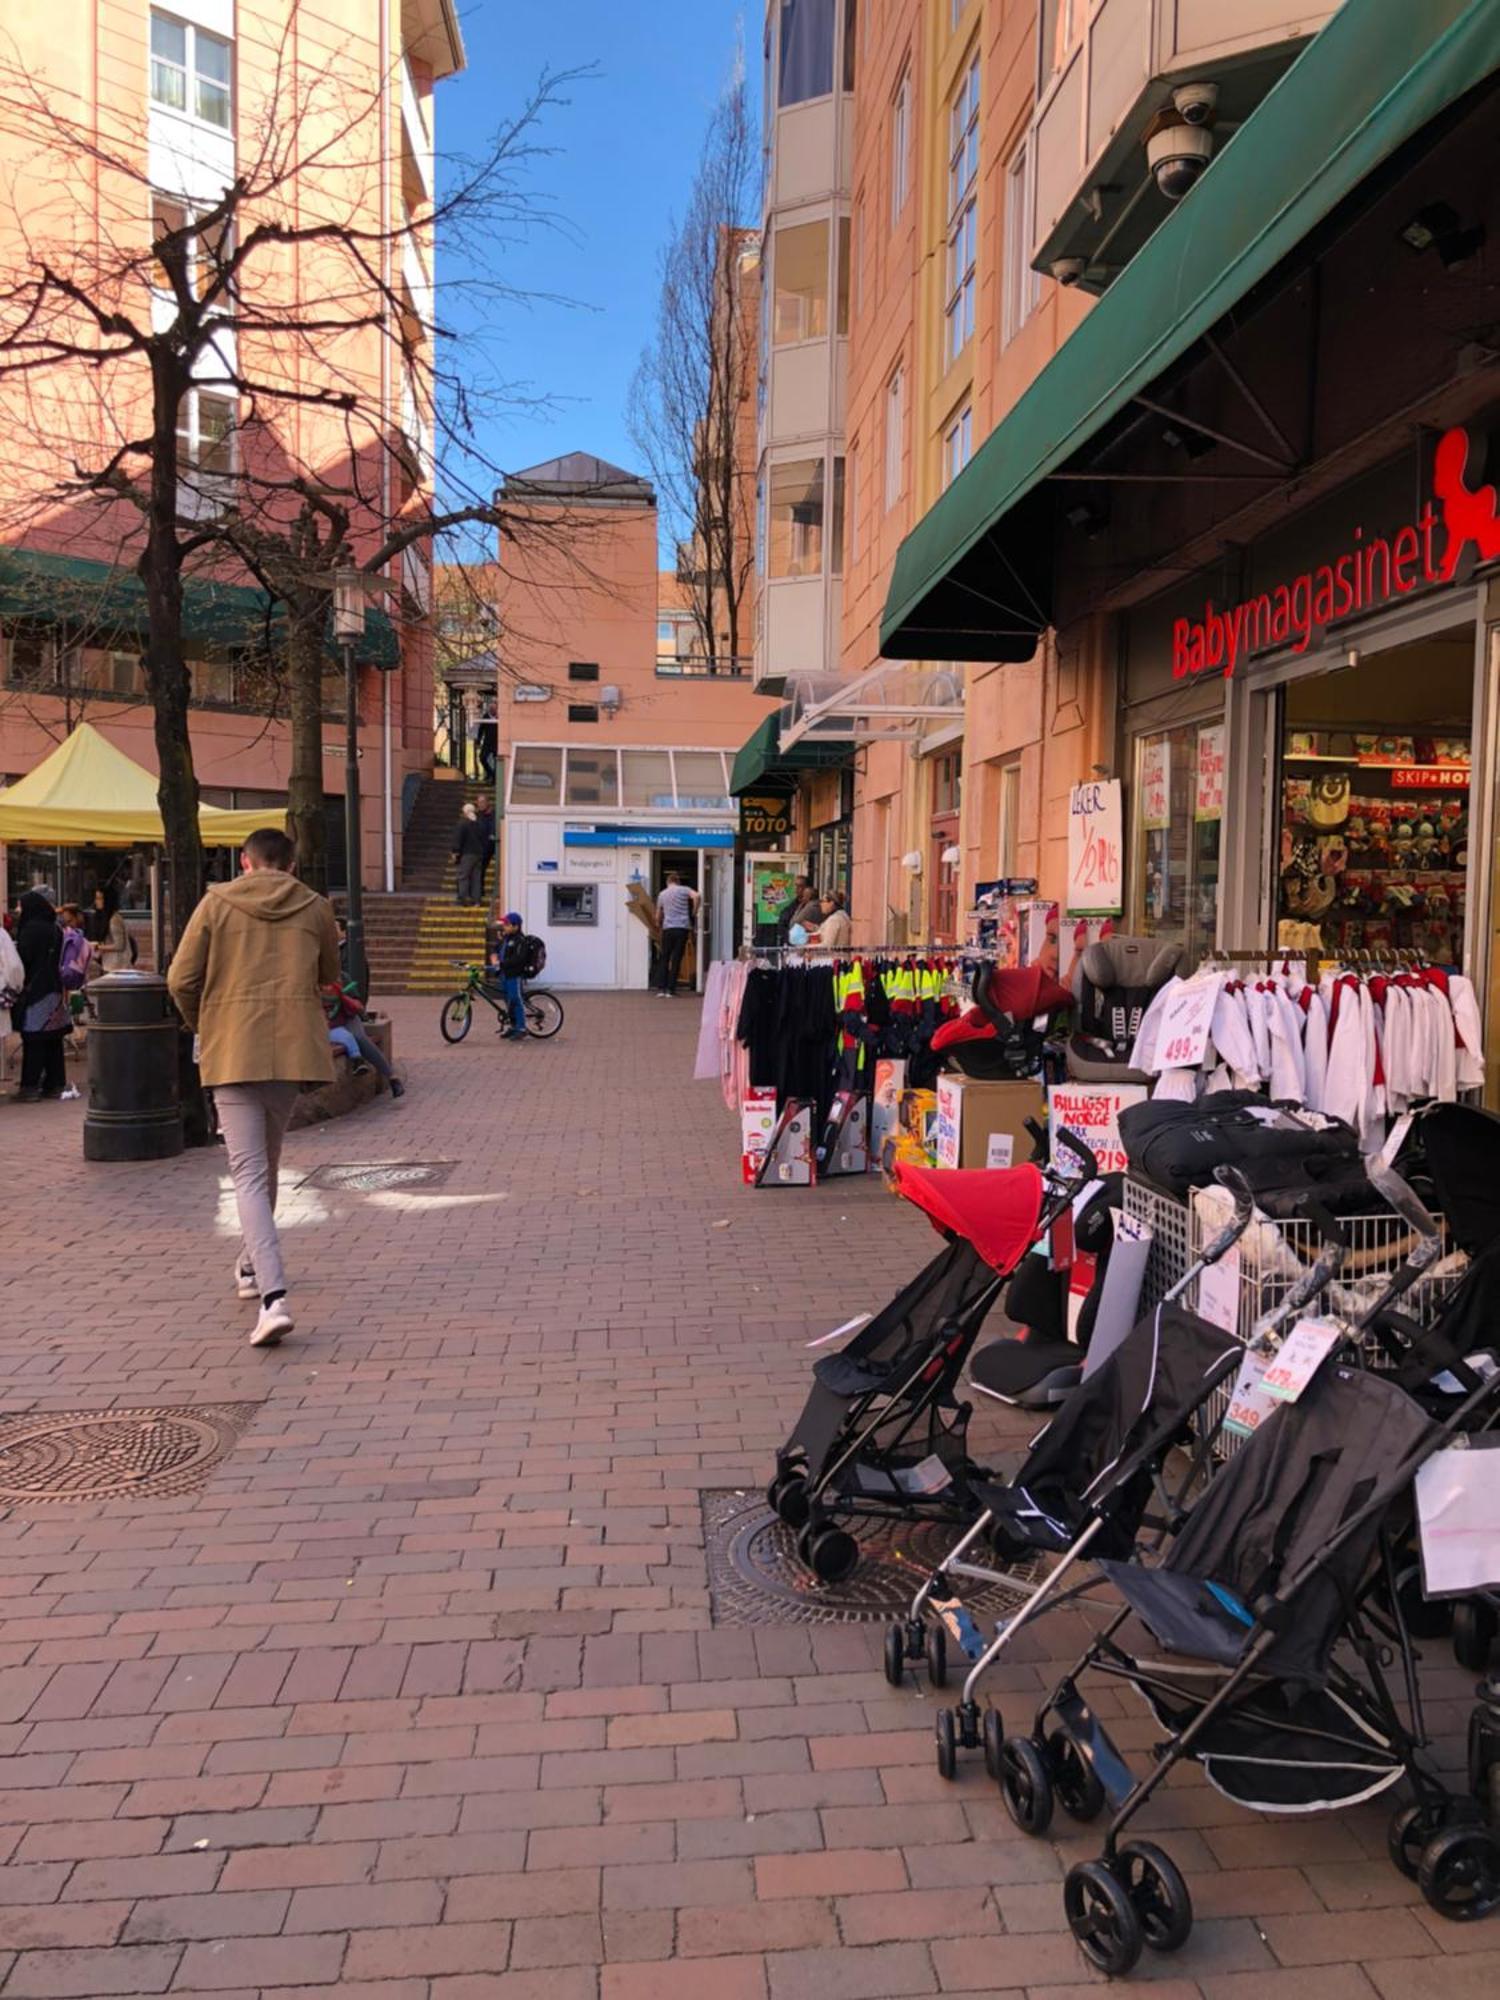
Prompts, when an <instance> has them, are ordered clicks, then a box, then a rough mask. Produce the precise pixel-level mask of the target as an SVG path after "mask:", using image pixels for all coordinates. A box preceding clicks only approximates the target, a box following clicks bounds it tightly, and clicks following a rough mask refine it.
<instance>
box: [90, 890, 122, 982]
mask: <svg viewBox="0 0 1500 2000" xmlns="http://www.w3.org/2000/svg"><path fill="white" fill-rule="evenodd" d="M83 930H84V936H85V937H86V938H87V939H88V941H89V943H90V944H91V945H92V946H93V947H94V964H95V966H96V968H97V969H98V970H99V971H100V972H127V971H129V969H130V963H131V959H130V933H129V931H128V930H127V929H126V928H125V919H124V918H123V917H122V916H121V915H120V907H119V901H118V898H117V897H116V895H115V892H114V890H113V889H96V890H95V891H94V907H93V908H92V909H91V910H90V911H89V913H88V915H87V917H86V918H85V919H84V926H83Z"/></svg>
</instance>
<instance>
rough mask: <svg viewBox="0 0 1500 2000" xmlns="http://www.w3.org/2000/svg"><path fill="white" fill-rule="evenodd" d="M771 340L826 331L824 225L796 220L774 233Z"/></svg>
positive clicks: (780, 342) (780, 343) (781, 342)
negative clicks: (786, 227) (773, 301)
mask: <svg viewBox="0 0 1500 2000" xmlns="http://www.w3.org/2000/svg"><path fill="white" fill-rule="evenodd" d="M772 276H773V279H774V282H775V288H776V302H775V313H774V318H773V321H772V339H773V341H774V342H775V344H776V346H777V347H790V346H793V345H794V344H795V343H796V342H797V341H799V340H818V339H821V338H822V337H823V335H824V334H826V333H827V331H828V224H827V222H826V221H824V222H799V223H796V224H794V225H793V227H792V228H790V229H778V230H777V232H776V252H775V258H774V262H773V270H772Z"/></svg>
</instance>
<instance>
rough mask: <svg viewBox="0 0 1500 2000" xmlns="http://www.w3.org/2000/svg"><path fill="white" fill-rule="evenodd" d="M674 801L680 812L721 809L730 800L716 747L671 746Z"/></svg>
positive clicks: (726, 778)
mask: <svg viewBox="0 0 1500 2000" xmlns="http://www.w3.org/2000/svg"><path fill="white" fill-rule="evenodd" d="M672 762H673V764H674V765H675V766H676V767H677V804H678V806H679V808H680V809H681V810H682V811H684V812H722V811H724V810H726V809H727V808H728V806H729V804H730V797H729V780H728V777H727V776H726V774H725V770H724V759H723V756H722V755H721V754H720V752H719V751H717V750H674V751H673V752H672Z"/></svg>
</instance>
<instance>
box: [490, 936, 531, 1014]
mask: <svg viewBox="0 0 1500 2000" xmlns="http://www.w3.org/2000/svg"><path fill="white" fill-rule="evenodd" d="M526 963H527V954H526V937H525V933H524V932H523V930H522V928H521V917H520V913H519V911H516V910H507V911H506V913H505V915H504V916H503V917H502V918H501V919H500V928H499V930H498V931H497V932H496V934H495V937H494V939H493V941H492V943H491V945H490V951H489V965H490V969H491V971H493V972H497V973H498V974H499V975H500V986H501V990H502V992H503V993H504V995H505V1000H506V1005H507V1006H508V1007H509V1009H510V1025H509V1027H502V1028H501V1030H500V1033H501V1035H502V1036H504V1038H505V1039H506V1040H507V1041H514V1042H524V1041H525V1039H526V1006H525V1002H524V1001H523V1000H522V997H521V980H522V977H523V975H524V970H525V966H526Z"/></svg>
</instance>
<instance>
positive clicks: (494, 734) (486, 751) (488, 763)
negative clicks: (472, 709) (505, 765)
mask: <svg viewBox="0 0 1500 2000" xmlns="http://www.w3.org/2000/svg"><path fill="white" fill-rule="evenodd" d="M499 735H500V724H499V721H498V719H497V718H496V715H495V704H494V703H493V702H492V701H487V702H486V703H485V705H484V708H483V710H482V711H481V713H480V717H479V720H478V721H477V722H476V723H475V725H474V749H475V752H476V753H477V755H478V758H479V775H480V777H481V778H483V780H484V782H485V783H486V784H487V785H493V784H494V782H495V764H496V759H497V752H498V747H499Z"/></svg>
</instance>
